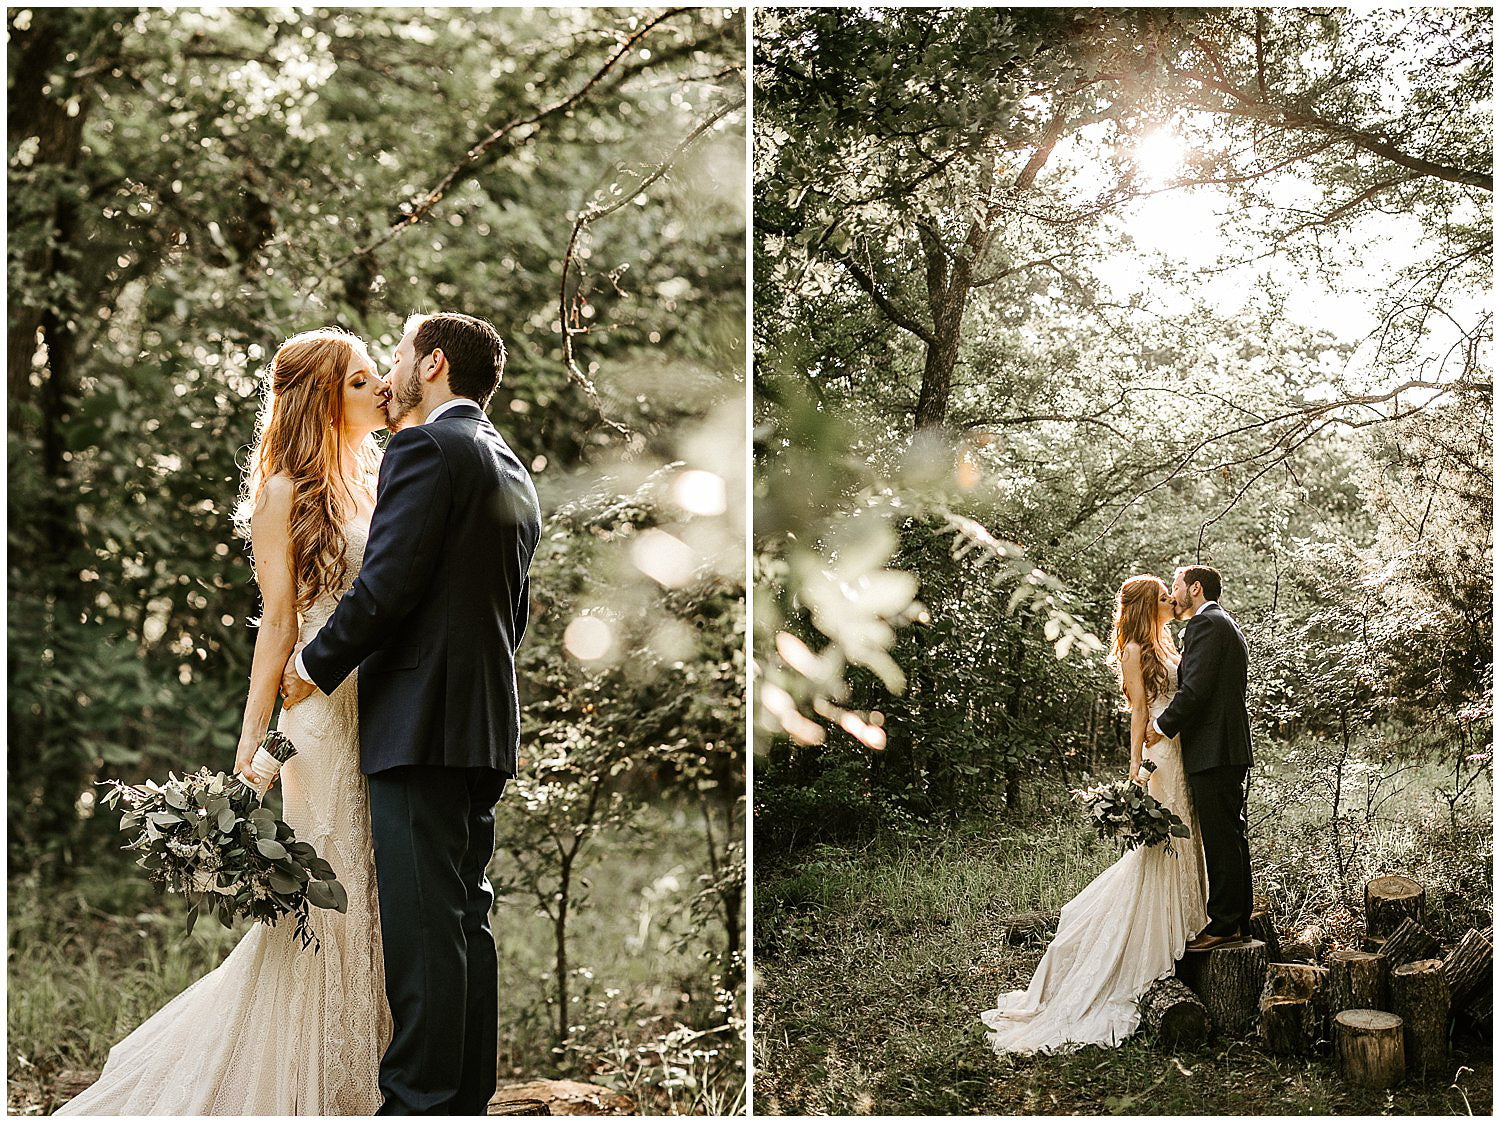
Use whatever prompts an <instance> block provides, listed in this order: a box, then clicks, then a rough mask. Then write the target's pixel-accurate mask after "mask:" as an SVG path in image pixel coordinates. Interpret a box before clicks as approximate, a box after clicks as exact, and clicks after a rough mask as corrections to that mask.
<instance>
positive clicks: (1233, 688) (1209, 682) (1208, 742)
mask: <svg viewBox="0 0 1500 1123" xmlns="http://www.w3.org/2000/svg"><path fill="white" fill-rule="evenodd" d="M1249 665H1250V647H1249V645H1248V644H1246V643H1245V634H1244V633H1243V632H1242V631H1240V626H1239V625H1238V624H1237V623H1235V620H1234V617H1233V616H1231V615H1229V613H1227V612H1225V611H1224V610H1223V609H1222V608H1221V607H1219V605H1218V604H1206V605H1204V606H1203V607H1202V608H1200V609H1199V610H1198V612H1197V614H1196V615H1195V616H1194V617H1193V618H1192V619H1191V620H1189V621H1188V622H1187V627H1186V628H1185V629H1183V633H1182V663H1181V664H1180V665H1179V666H1178V668H1177V695H1176V697H1174V698H1173V699H1172V701H1171V702H1170V703H1169V704H1168V705H1167V708H1166V709H1165V710H1163V711H1162V714H1161V716H1160V717H1159V718H1157V719H1156V724H1157V726H1158V727H1159V728H1160V729H1161V731H1162V732H1163V733H1165V734H1166V735H1167V736H1168V737H1175V736H1177V735H1178V734H1179V733H1180V734H1181V735H1182V767H1183V771H1185V772H1206V771H1208V770H1209V769H1210V768H1220V767H1223V766H1225V765H1234V766H1236V767H1240V768H1248V767H1250V763H1251V759H1250V716H1249V713H1248V712H1247V710H1246V708H1245V687H1246V682H1247V680H1248V678H1249Z"/></svg>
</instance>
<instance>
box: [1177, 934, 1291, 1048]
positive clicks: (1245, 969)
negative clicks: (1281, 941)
mask: <svg viewBox="0 0 1500 1123" xmlns="http://www.w3.org/2000/svg"><path fill="white" fill-rule="evenodd" d="M1268 966H1269V961H1268V959H1267V956H1266V945H1265V944H1264V943H1262V942H1261V941H1260V940H1246V941H1245V942H1244V943H1242V944H1230V945H1227V946H1225V947H1217V948H1213V949H1211V950H1210V951H1201V952H1188V954H1186V955H1184V956H1183V957H1182V958H1181V959H1180V960H1178V962H1177V976H1178V978H1180V979H1181V980H1182V981H1183V982H1184V983H1186V984H1187V985H1188V987H1189V988H1190V989H1191V990H1192V992H1193V993H1194V994H1196V995H1197V996H1198V997H1199V998H1201V999H1202V1000H1203V1004H1204V1005H1205V1006H1206V1007H1208V1016H1209V1017H1210V1018H1211V1019H1212V1020H1213V1025H1214V1028H1215V1029H1217V1030H1219V1031H1220V1032H1221V1033H1227V1034H1230V1035H1231V1036H1237V1035H1239V1034H1241V1033H1243V1032H1244V1031H1245V1030H1246V1029H1248V1028H1250V1026H1251V1025H1253V1024H1254V1023H1255V1019H1256V1017H1257V1015H1258V1014H1259V1013H1260V994H1261V991H1262V990H1263V989H1264V988H1265V983H1266V968H1267V967H1268Z"/></svg>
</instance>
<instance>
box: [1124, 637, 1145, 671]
mask: <svg viewBox="0 0 1500 1123" xmlns="http://www.w3.org/2000/svg"><path fill="white" fill-rule="evenodd" d="M1120 663H1121V665H1122V666H1125V667H1127V668H1129V669H1130V670H1140V666H1141V645H1140V644H1138V643H1135V642H1134V641H1132V642H1130V643H1127V644H1126V645H1125V647H1124V648H1123V649H1122V650H1121V652H1120Z"/></svg>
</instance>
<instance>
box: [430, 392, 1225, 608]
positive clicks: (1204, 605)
mask: <svg viewBox="0 0 1500 1123" xmlns="http://www.w3.org/2000/svg"><path fill="white" fill-rule="evenodd" d="M427 420H428V421H431V420H432V418H430V417H429V418H428V419H427ZM1218 603H1219V602H1218V601H1216V600H1206V601H1204V602H1203V603H1202V604H1200V605H1199V606H1198V609H1197V611H1196V612H1194V613H1193V615H1194V616H1197V615H1198V613H1199V612H1202V611H1203V610H1204V609H1205V608H1207V607H1208V606H1209V605H1211V604H1218Z"/></svg>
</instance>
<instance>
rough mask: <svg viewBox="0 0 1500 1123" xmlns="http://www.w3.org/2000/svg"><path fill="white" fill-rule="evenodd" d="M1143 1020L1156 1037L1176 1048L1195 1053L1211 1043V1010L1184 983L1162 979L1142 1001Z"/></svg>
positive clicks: (1175, 979)
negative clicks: (1204, 1044) (1194, 1050)
mask: <svg viewBox="0 0 1500 1123" xmlns="http://www.w3.org/2000/svg"><path fill="white" fill-rule="evenodd" d="M1141 1020H1142V1022H1144V1023H1145V1026H1146V1028H1147V1029H1148V1030H1150V1032H1151V1034H1152V1036H1153V1037H1154V1038H1155V1039H1156V1040H1157V1041H1160V1042H1162V1043H1163V1044H1165V1045H1169V1046H1172V1047H1174V1048H1187V1049H1192V1048H1196V1047H1197V1046H1199V1045H1201V1044H1203V1043H1204V1042H1205V1041H1207V1040H1208V1028H1209V1018H1208V1007H1207V1006H1205V1005H1203V1003H1202V1002H1201V1001H1200V1000H1199V998H1198V996H1197V995H1196V994H1194V993H1193V992H1192V991H1191V990H1189V989H1188V987H1187V985H1186V984H1185V983H1183V981H1182V980H1181V979H1177V978H1166V979H1158V980H1157V981H1156V982H1154V983H1152V984H1151V989H1150V990H1148V991H1147V992H1146V996H1145V997H1144V998H1143V999H1142V1000H1141Z"/></svg>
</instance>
